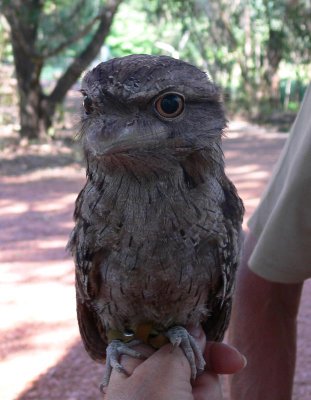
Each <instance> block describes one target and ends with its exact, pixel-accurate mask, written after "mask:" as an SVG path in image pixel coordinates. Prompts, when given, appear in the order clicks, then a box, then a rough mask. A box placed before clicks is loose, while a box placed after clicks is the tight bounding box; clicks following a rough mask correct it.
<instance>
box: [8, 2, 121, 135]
mask: <svg viewBox="0 0 311 400" xmlns="http://www.w3.org/2000/svg"><path fill="white" fill-rule="evenodd" d="M121 2H122V0H106V1H105V2H104V3H103V2H102V1H101V0H98V1H93V2H88V1H87V0H54V1H52V0H0V11H1V13H2V14H3V15H4V16H5V18H6V20H7V22H8V24H9V26H10V37H11V43H12V49H13V57H14V65H15V73H16V78H17V85H18V95H19V111H20V125H21V131H20V133H21V136H23V137H27V138H30V139H33V138H38V137H39V134H40V132H42V131H47V130H48V129H49V127H50V126H51V125H52V121H53V116H54V114H55V110H56V106H57V105H58V104H60V103H61V102H62V101H63V100H64V97H65V95H66V93H67V91H68V90H69V89H70V87H71V86H72V85H73V84H74V83H75V81H76V80H77V79H78V78H79V76H80V74H81V73H82V71H83V70H84V69H85V68H86V67H87V66H88V65H89V63H90V62H91V61H92V60H93V59H94V57H95V56H96V55H97V53H98V52H99V50H100V48H101V47H102V45H103V43H104V41H105V39H106V37H107V35H108V33H109V30H110V27H111V24H112V21H113V18H114V16H115V14H116V12H117V9H118V6H119V4H120V3H121ZM74 46H76V47H75V51H73V52H71V53H70V50H72V49H74ZM57 55H58V56H63V57H65V55H66V56H71V60H70V62H69V64H68V65H67V67H66V68H65V70H64V71H63V73H62V75H61V76H60V78H59V79H58V80H57V82H56V83H55V86H54V88H53V89H52V90H51V91H50V93H48V94H47V93H45V91H44V89H43V83H42V76H41V75H42V70H43V68H44V66H46V65H47V63H48V62H49V61H50V60H51V59H52V58H53V57H55V56H57Z"/></svg>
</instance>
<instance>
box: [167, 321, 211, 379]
mask: <svg viewBox="0 0 311 400" xmlns="http://www.w3.org/2000/svg"><path fill="white" fill-rule="evenodd" d="M165 336H166V337H167V338H168V339H169V341H170V342H171V343H172V345H173V346H174V347H178V346H179V347H180V348H181V349H182V350H183V352H184V353H185V356H186V357H187V359H188V361H189V364H190V368H191V378H192V379H195V378H196V377H197V375H199V374H200V373H201V372H202V371H204V366H205V364H206V363H205V360H204V358H203V354H202V351H201V349H200V347H199V345H198V344H197V342H196V340H195V339H194V337H193V336H191V335H190V333H189V332H188V331H187V330H186V329H185V328H183V327H182V326H174V327H173V328H170V329H169V330H168V331H167V332H166V333H165Z"/></svg>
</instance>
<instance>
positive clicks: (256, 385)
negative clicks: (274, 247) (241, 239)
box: [229, 233, 302, 400]
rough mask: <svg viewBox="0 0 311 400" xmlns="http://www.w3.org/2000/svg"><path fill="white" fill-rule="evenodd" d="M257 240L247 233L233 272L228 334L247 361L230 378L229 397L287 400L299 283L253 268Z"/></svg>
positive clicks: (292, 374) (294, 347) (255, 399)
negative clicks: (272, 278)
mask: <svg viewBox="0 0 311 400" xmlns="http://www.w3.org/2000/svg"><path fill="white" fill-rule="evenodd" d="M256 242H257V240H256V238H255V237H254V236H253V235H252V234H251V233H249V234H248V236H247V239H246V242H245V248H244V255H243V257H242V261H241V265H240V268H239V271H238V276H237V287H236V292H235V298H234V302H233V310H232V318H231V323H230V328H229V337H230V343H231V344H232V345H233V346H235V347H236V348H238V349H239V350H240V351H241V352H242V353H243V354H245V356H246V358H247V361H248V364H247V367H246V368H245V369H244V370H243V371H241V372H240V373H238V374H236V375H234V376H233V377H232V379H231V399H232V400H246V399H247V400H249V399H252V400H262V399H265V400H275V399H282V400H290V399H291V393H292V386H293V376H294V371H295V359H296V318H297V314H298V308H299V302H300V296H301V290H302V283H294V284H283V283H276V282H272V281H268V280H266V279H263V278H261V277H259V276H258V275H256V274H255V273H253V272H252V271H251V270H250V269H249V266H248V261H249V258H250V255H251V253H252V252H253V249H254V247H255V245H256Z"/></svg>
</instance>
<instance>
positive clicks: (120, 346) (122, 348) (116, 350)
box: [100, 340, 146, 392]
mask: <svg viewBox="0 0 311 400" xmlns="http://www.w3.org/2000/svg"><path fill="white" fill-rule="evenodd" d="M139 343H140V341H139V340H132V341H131V342H128V343H124V342H122V341H121V340H112V341H111V343H110V344H109V345H108V347H107V350H106V368H105V373H104V378H103V381H102V383H101V384H100V390H101V392H104V389H105V387H106V386H108V383H109V380H110V376H111V373H112V370H113V369H115V370H116V371H118V372H120V373H123V374H126V375H128V373H127V371H126V370H125V368H124V367H123V366H122V364H120V362H119V359H120V357H121V356H122V355H127V356H130V357H134V358H139V359H145V358H146V357H145V356H144V355H143V354H141V353H139V352H138V351H136V350H134V349H132V348H131V347H132V346H135V345H136V344H139Z"/></svg>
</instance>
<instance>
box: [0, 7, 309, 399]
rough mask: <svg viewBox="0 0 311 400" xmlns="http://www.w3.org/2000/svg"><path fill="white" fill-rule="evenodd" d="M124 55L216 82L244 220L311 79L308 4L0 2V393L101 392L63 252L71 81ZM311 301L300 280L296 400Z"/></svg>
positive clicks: (73, 166) (72, 146)
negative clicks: (182, 66)
mask: <svg viewBox="0 0 311 400" xmlns="http://www.w3.org/2000/svg"><path fill="white" fill-rule="evenodd" d="M132 53H146V54H164V55H169V56H172V57H175V58H180V59H183V60H185V61H188V62H190V63H193V64H195V65H196V66H198V67H199V68H201V69H203V70H205V71H206V72H207V73H208V75H209V76H210V78H211V79H212V80H214V81H215V82H216V83H217V84H218V85H220V86H221V87H222V89H223V93H224V99H225V104H226V108H227V110H228V117H229V121H230V122H229V126H228V129H227V132H226V137H225V138H224V149H225V157H226V162H227V164H226V165H227V172H228V174H229V176H230V178H231V179H232V180H233V181H234V183H235V184H236V186H237V187H238V190H239V193H240V195H241V197H242V198H243V200H244V202H245V206H246V219H245V224H246V222H247V219H248V218H249V216H250V214H251V213H252V211H253V210H254V208H255V207H256V205H257V204H258V201H259V198H260V195H261V193H262V191H263V189H264V187H265V184H266V182H267V180H268V179H269V176H270V174H271V170H272V168H273V165H274V163H275V162H276V160H277V158H278V155H279V153H280V151H281V149H282V146H283V145H284V142H285V140H286V137H287V133H288V131H289V129H290V126H291V124H292V122H293V120H294V118H295V116H296V113H297V111H298V110H299V106H300V103H301V100H302V98H303V95H304V92H305V89H306V87H307V86H308V84H309V83H310V79H311V61H310V60H311V58H310V55H311V1H310V0H275V1H273V0H230V1H229V0H188V1H181V0H180V1H178V0H176V1H173V0H167V1H165V2H164V1H160V0H149V1H147V2H146V1H144V0H123V1H122V0H106V1H105V0H94V1H92V2H90V1H87V0H62V1H58V0H54V1H53V0H0V206H1V208H0V265H1V268H0V274H1V279H0V285H1V287H0V307H1V318H0V376H1V382H0V398H1V400H12V399H39V400H41V399H42V400H45V399H64V400H67V399H68V400H69V399H70V400H80V399H81V400H82V399H97V398H101V395H100V394H99V392H98V383H99V381H100V378H101V374H102V366H101V365H97V364H95V363H93V362H92V361H90V360H89V359H88V357H87V356H86V355H85V353H84V350H83V349H82V346H81V343H80V339H79V334H78V329H77V324H76V317H75V294H74V279H73V262H72V260H71V259H70V257H69V255H68V254H67V253H66V252H65V246H66V242H67V238H68V235H69V233H70V230H71V229H72V227H73V223H72V217H71V216H72V212H73V206H74V201H75V198H76V196H77V193H78V192H79V190H80V189H81V188H82V186H83V184H84V181H85V173H84V168H83V160H82V156H81V153H80V151H79V144H78V143H77V141H76V140H75V135H76V133H77V130H78V128H77V123H78V120H79V111H80V107H81V94H80V93H79V82H80V79H81V76H83V73H84V71H86V70H87V69H89V68H91V67H93V66H95V65H97V64H98V63H99V62H101V61H105V60H107V59H110V58H113V57H120V56H125V55H128V54H132ZM310 300H311V287H310V282H307V284H306V285H305V290H304V295H303V301H302V307H301V312H300V315H299V342H298V363H297V373H296V379H295V388H294V397H293V398H294V399H295V400H298V399H299V400H307V399H309V398H311V383H310V382H311V372H310V364H311V346H310V345H309V346H306V341H307V339H308V337H309V336H310V332H311V325H310V324H311V322H310V321H311V315H310V314H311V311H310V307H308V306H307V305H308V304H310ZM308 332H309V333H308Z"/></svg>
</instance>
